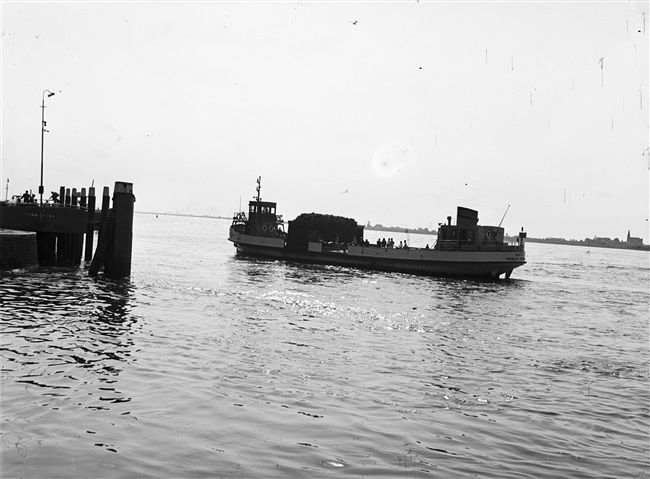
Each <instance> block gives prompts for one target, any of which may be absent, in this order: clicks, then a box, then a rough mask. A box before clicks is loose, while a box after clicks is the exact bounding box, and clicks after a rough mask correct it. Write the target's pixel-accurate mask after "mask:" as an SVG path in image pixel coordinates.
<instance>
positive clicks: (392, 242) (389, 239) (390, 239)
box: [388, 238, 395, 248]
mask: <svg viewBox="0 0 650 479" xmlns="http://www.w3.org/2000/svg"><path fill="white" fill-rule="evenodd" d="M394 246H395V242H394V241H393V238H388V247H389V248H393V247H394Z"/></svg>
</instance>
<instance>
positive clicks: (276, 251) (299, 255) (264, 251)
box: [230, 235, 526, 279]
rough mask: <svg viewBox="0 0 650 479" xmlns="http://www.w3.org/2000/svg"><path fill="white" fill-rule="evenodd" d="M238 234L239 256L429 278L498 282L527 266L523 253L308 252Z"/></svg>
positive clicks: (368, 248) (377, 249)
mask: <svg viewBox="0 0 650 479" xmlns="http://www.w3.org/2000/svg"><path fill="white" fill-rule="evenodd" d="M247 236H249V235H237V237H235V238H233V237H232V235H231V238H230V240H231V241H233V243H234V244H235V246H236V248H237V252H238V253H239V254H243V255H248V256H256V257H264V258H272V259H279V260H286V261H298V262H303V263H311V264H325V265H334V266H347V267H355V268H361V269H373V270H380V271H392V272H402V273H411V274H420V275H427V276H451V277H470V278H473V277H476V278H491V279H496V278H499V277H500V276H501V275H505V276H506V277H510V274H511V273H512V271H513V270H514V269H515V268H517V267H519V266H522V265H524V264H525V263H526V260H525V254H524V252H523V251H514V249H510V250H506V251H439V250H433V249H421V248H410V249H394V248H380V247H377V246H350V247H349V249H348V251H347V252H344V251H304V250H295V249H289V248H286V247H283V246H281V243H280V242H277V243H276V244H275V245H274V246H271V245H269V244H259V239H258V238H256V237H247ZM277 239H279V238H277Z"/></svg>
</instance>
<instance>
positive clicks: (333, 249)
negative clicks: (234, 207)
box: [228, 177, 526, 279]
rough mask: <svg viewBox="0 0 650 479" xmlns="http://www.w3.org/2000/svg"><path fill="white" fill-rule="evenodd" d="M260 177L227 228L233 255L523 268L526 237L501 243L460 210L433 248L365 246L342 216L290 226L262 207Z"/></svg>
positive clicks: (424, 267) (467, 273)
mask: <svg viewBox="0 0 650 479" xmlns="http://www.w3.org/2000/svg"><path fill="white" fill-rule="evenodd" d="M261 180H262V179H261V177H260V178H258V179H257V196H256V197H255V199H254V200H252V201H250V202H249V204H248V215H246V213H245V212H243V211H242V212H238V213H236V214H235V215H234V217H233V222H232V225H231V226H230V235H229V238H228V239H229V240H230V241H232V242H233V243H234V245H235V247H236V248H237V253H239V254H244V255H250V256H259V257H265V258H274V259H281V260H288V261H300V262H305V263H312V264H327V265H336V266H349V267H356V268H363V269H374V270H381V271H396V272H403V273H413V274H423V275H428V276H455V277H468V278H470V277H479V278H481V277H482V278H492V279H497V278H499V277H500V276H501V275H505V277H506V278H509V277H510V275H511V273H512V271H513V270H514V269H515V268H517V267H519V266H522V265H524V264H526V253H525V249H524V242H525V238H526V233H525V232H523V229H522V231H521V232H520V233H519V237H518V238H517V242H516V244H512V245H510V244H508V243H505V242H504V229H503V228H501V227H500V226H481V225H479V224H478V212H477V211H475V210H472V209H469V208H464V207H461V206H459V207H458V210H457V214H456V224H455V225H452V224H451V220H452V218H451V216H448V217H447V224H440V226H439V228H438V240H437V242H436V244H435V245H434V247H433V248H431V249H429V248H413V247H403V248H395V247H392V246H389V245H383V244H382V245H378V244H370V243H369V242H368V241H367V240H364V238H363V226H362V225H357V223H356V221H355V220H353V219H350V218H344V217H341V216H332V215H321V214H315V213H310V214H302V215H300V216H298V217H297V218H296V219H295V220H293V221H289V222H288V223H289V228H288V231H287V232H285V231H284V220H283V219H282V216H281V215H278V214H277V213H276V206H277V204H276V203H273V202H269V201H262V199H261V197H260V190H261Z"/></svg>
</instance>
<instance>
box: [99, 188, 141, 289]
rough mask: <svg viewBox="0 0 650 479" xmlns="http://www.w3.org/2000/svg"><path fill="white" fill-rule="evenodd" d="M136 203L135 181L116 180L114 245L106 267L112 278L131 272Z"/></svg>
mask: <svg viewBox="0 0 650 479" xmlns="http://www.w3.org/2000/svg"><path fill="white" fill-rule="evenodd" d="M134 204H135V196H134V195H133V183H126V182H123V181H117V182H115V189H114V190H113V212H114V216H115V224H114V227H113V241H112V245H111V246H112V247H111V248H110V254H109V259H108V262H107V264H106V268H105V271H106V275H107V276H108V277H110V278H123V277H125V276H129V275H130V274H131V256H132V249H133V210H134Z"/></svg>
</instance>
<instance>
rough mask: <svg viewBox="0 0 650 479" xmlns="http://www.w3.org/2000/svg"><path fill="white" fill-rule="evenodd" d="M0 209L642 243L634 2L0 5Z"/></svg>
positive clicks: (643, 141) (644, 114)
mask: <svg viewBox="0 0 650 479" xmlns="http://www.w3.org/2000/svg"><path fill="white" fill-rule="evenodd" d="M1 8H2V12H1V13H2V166H1V171H0V176H1V181H2V199H5V192H6V186H7V179H9V196H11V195H13V194H20V193H22V192H23V191H25V190H26V189H32V190H33V191H34V192H35V193H37V192H38V185H39V183H40V149H41V129H40V124H41V108H40V106H41V99H42V92H43V90H45V89H47V90H51V91H53V92H55V93H56V95H55V96H53V97H51V98H46V107H47V108H46V110H45V119H46V121H47V130H48V132H47V133H46V134H45V143H44V151H45V154H44V157H45V161H44V163H45V168H44V177H45V179H44V185H45V191H46V193H49V192H50V191H52V190H56V191H58V189H59V186H61V185H65V186H68V187H76V188H79V189H80V188H81V187H88V186H90V185H91V183H92V182H93V181H94V184H95V186H96V187H100V188H99V191H101V187H102V186H110V187H111V192H112V189H113V185H114V183H115V181H129V182H132V183H133V184H134V192H135V195H136V198H137V201H136V211H153V212H182V213H193V214H212V215H223V216H230V215H232V213H233V212H235V211H236V210H238V208H239V204H240V199H241V202H242V205H244V206H245V205H246V203H247V202H248V200H249V199H251V198H252V196H253V195H254V194H255V186H256V183H255V181H256V179H257V177H258V176H262V198H263V199H264V200H267V201H277V202H278V210H279V213H281V214H283V215H284V217H285V219H293V218H294V217H295V216H297V215H298V214H300V213H303V212H312V211H313V212H318V213H330V214H338V215H343V216H347V217H352V218H355V219H356V220H357V221H358V222H359V223H362V224H365V223H366V222H368V221H370V222H371V223H372V224H375V223H382V224H384V225H391V226H405V227H411V228H415V227H437V224H438V223H439V222H442V221H445V218H446V216H448V215H452V216H454V217H455V215H456V206H457V205H461V206H465V207H469V208H473V209H477V210H478V211H479V220H480V223H482V224H498V223H499V221H500V220H501V217H502V216H503V214H504V212H505V211H506V208H507V207H508V205H510V210H509V212H508V215H507V216H506V218H505V220H504V222H503V225H504V226H505V228H506V231H507V232H508V233H510V234H514V233H515V232H516V231H518V230H519V229H520V228H521V227H522V226H523V227H524V228H525V229H526V230H527V231H528V233H529V235H530V236H534V237H550V236H557V237H564V238H576V239H583V238H585V237H589V238H591V237H593V236H596V235H597V236H608V237H611V238H615V237H618V238H620V239H625V236H626V235H627V231H628V229H629V230H631V232H632V235H633V236H641V237H643V238H644V242H645V243H646V244H647V243H649V234H648V224H649V223H648V220H647V219H648V208H649V207H648V201H649V199H648V189H649V171H650V168H649V161H650V160H649V159H648V150H647V149H648V147H649V144H648V134H649V130H648V106H649V105H650V94H649V92H648V68H649V67H648V56H649V51H648V44H649V42H648V34H650V31H649V30H650V25H649V24H648V23H649V18H648V3H647V2H636V1H631V2H627V1H626V2H618V3H613V2H612V3H586V2H580V3H550V2H548V3H544V2H540V3H523V2H519V3H488V2H473V3H465V2H453V3H452V2H449V3H441V2H426V1H424V0H422V1H420V2H336V3H335V2H309V1H303V2H276V3H272V2H271V3H270V2H260V3H256V2H249V3H242V2H232V3H231V2H201V3H191V2H167V3H151V2H142V3H137V2H123V3H122V2H120V3H116V2H87V3H76V2H75V3H58V2H44V3H35V2H34V3H26V2H15V3H12V2H7V1H3V2H2V7H1Z"/></svg>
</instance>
